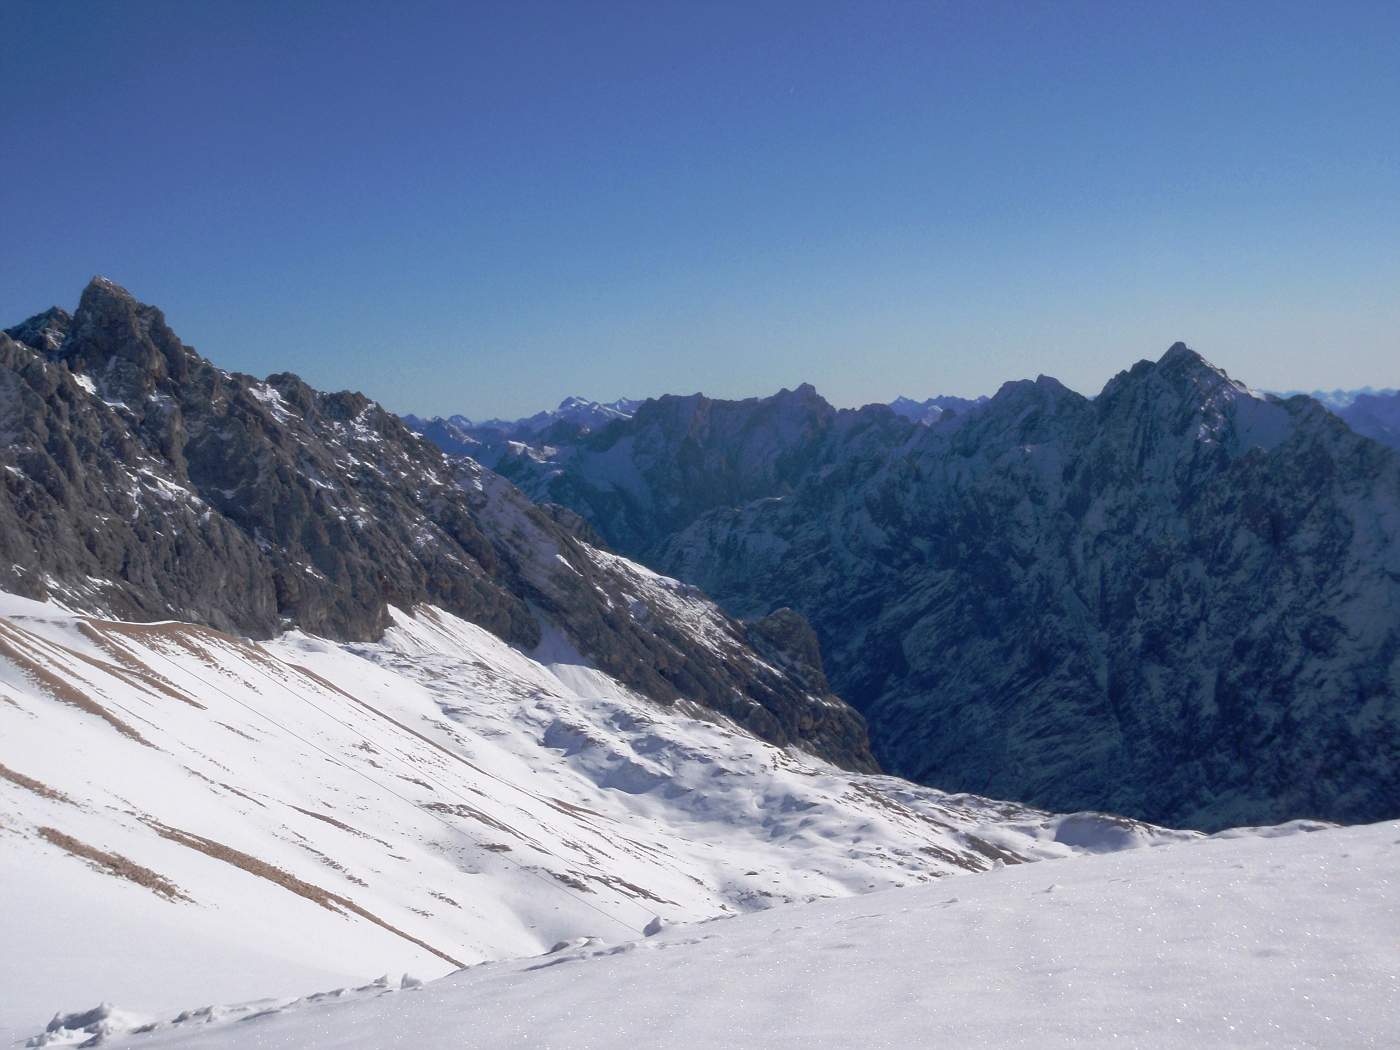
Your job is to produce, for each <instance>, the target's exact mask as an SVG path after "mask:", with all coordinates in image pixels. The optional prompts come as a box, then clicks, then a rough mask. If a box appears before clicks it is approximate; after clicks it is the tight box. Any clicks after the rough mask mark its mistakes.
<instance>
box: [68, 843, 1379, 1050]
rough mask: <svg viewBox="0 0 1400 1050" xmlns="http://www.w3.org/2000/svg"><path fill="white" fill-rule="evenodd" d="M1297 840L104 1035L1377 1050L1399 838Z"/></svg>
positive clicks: (1174, 851)
mask: <svg viewBox="0 0 1400 1050" xmlns="http://www.w3.org/2000/svg"><path fill="white" fill-rule="evenodd" d="M1315 829H1316V825H1296V824H1295V825H1292V826H1284V827H1281V828H1272V829H1252V830H1247V831H1241V832H1226V833H1224V834H1222V835H1221V836H1217V837H1216V838H1214V839H1211V840H1206V841H1196V842H1187V843H1181V844H1176V845H1169V846H1166V847H1164V848H1160V849H1150V850H1136V851H1132V852H1127V853H1119V854H1115V855H1113V856H1100V857H1089V858H1081V859H1077V860H1073V861H1067V862H1064V863H1061V864H1054V865H1048V866H1041V865H1035V866H1027V867H1020V868H1008V869H1006V870H1003V871H998V872H995V873H992V874H987V875H979V876H975V877H971V878H964V879H957V880H953V881H949V882H943V883H941V884H939V885H936V886H920V887H909V888H905V889H895V890H889V891H886V892H881V893H876V894H871V895H869V896H866V897H862V898H860V899H855V900H850V899H848V900H824V901H818V902H814V903H811V904H806V905H794V906H790V907H784V908H777V909H773V910H771V911H766V912H763V913H761V914H754V915H745V916H741V917H737V918H733V919H730V920H728V921H721V922H705V923H699V924H694V925H688V926H680V927H674V928H670V929H665V930H662V931H661V932H659V933H657V934H656V935H654V936H651V937H645V938H629V939H626V940H622V941H619V942H612V943H610V942H607V941H596V942H586V943H582V944H575V945H568V946H564V947H562V948H561V949H560V950H559V951H557V952H556V953H554V954H553V955H551V956H549V957H547V958H544V959H529V960H520V961H512V962H500V963H490V964H486V965H483V966H478V967H473V968H471V969H469V970H465V971H463V972H461V973H458V974H455V975H452V976H450V977H447V978H445V979H443V980H441V981H438V982H435V983H432V984H428V985H426V986H422V987H412V986H410V987H406V988H403V989H400V988H399V987H398V981H397V980H392V981H388V982H386V983H384V984H381V985H379V986H369V987H364V986H362V987H361V988H360V989H358V990H350V989H344V990H339V991H334V992H331V994H322V995H319V996H312V997H307V998H303V999H298V1000H292V1001H288V1000H286V999H282V1000H275V1001H271V1002H262V1003H252V1004H246V1005H244V1006H241V1007H236V1008H233V1009H228V1010H225V1011H219V1010H217V1009H216V1010H212V1011H201V1012H191V1013H190V1014H187V1015H185V1016H184V1017H183V1019H181V1020H179V1021H178V1022H177V1023H173V1024H172V1023H171V1022H172V1021H175V1020H176V1017H177V1016H179V1015H174V1014H170V1015H167V1016H164V1017H152V1018H133V1017H124V1016H121V1015H120V1014H118V1015H116V1016H112V1017H109V1018H107V1019H106V1023H107V1024H108V1025H109V1026H111V1027H112V1028H114V1029H116V1030H117V1031H121V1029H123V1028H127V1029H129V1028H130V1027H131V1026H132V1022H133V1021H135V1022H138V1023H139V1022H142V1021H144V1022H146V1023H154V1024H155V1025H156V1027H155V1028H154V1030H153V1031H152V1032H151V1033H150V1034H148V1035H144V1036H134V1037H131V1042H130V1044H129V1045H133V1046H140V1047H170V1046H184V1047H195V1048H202V1050H225V1048H227V1050H234V1048H240V1047H258V1048H260V1050H315V1048H321V1047H325V1048H329V1047H337V1048H345V1050H350V1048H364V1050H377V1048H380V1047H386V1046H411V1047H415V1048H417V1050H439V1048H447V1047H453V1048H456V1047H500V1046H511V1047H541V1048H543V1047H549V1048H552V1050H563V1048H580V1050H582V1048H611V1047H617V1048H630V1047H637V1046H664V1047H685V1048H687V1050H709V1048H711V1047H714V1048H725V1050H728V1048H730V1047H735V1046H744V1047H765V1048H798V1050H806V1048H808V1047H813V1046H816V1047H851V1048H865V1047H875V1046H879V1047H958V1048H963V1047H995V1048H999V1050H1000V1048H1009V1047H1027V1048H1034V1050H1048V1048H1059V1047H1081V1048H1082V1047H1124V1046H1127V1047H1153V1048H1172V1047H1180V1048H1192V1050H1194V1048H1197V1047H1203V1046H1211V1047H1216V1046H1219V1047H1256V1048H1277V1047H1317V1048H1324V1047H1325V1048H1328V1050H1339V1048H1350V1047H1386V1046H1393V1045H1394V1042H1395V1033H1396V1031H1397V1030H1400V987H1397V986H1400V945H1397V943H1396V937H1397V931H1398V930H1400V913H1397V902H1396V894H1395V887H1396V886H1397V885H1398V884H1400V823H1396V822H1390V823H1386V824H1377V825H1372V826H1369V827H1355V828H1338V829H1332V830H1315ZM1307 831H1314V833H1312V834H1305V833H1303V832H1307ZM79 1021H84V1022H86V1023H87V1024H88V1025H91V1026H92V1031H93V1032H94V1033H95V1032H97V1031H99V1030H100V1028H99V1027H98V1026H100V1025H101V1024H102V1023H103V1020H102V1019H100V1018H98V1017H96V1016H94V1015H89V1016H88V1017H76V1018H73V1019H72V1020H71V1021H70V1022H69V1023H70V1024H77V1022H79ZM54 1034H55V1035H58V1036H60V1038H64V1037H67V1036H68V1033H67V1032H62V1031H61V1030H60V1031H56V1032H55V1033H54ZM73 1038H91V1036H89V1035H88V1033H86V1032H82V1031H81V1028H80V1029H79V1031H78V1032H76V1033H74V1035H73ZM118 1040H119V1041H122V1042H123V1043H125V1041H124V1040H121V1039H120V1037H118Z"/></svg>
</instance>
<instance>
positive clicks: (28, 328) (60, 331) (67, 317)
mask: <svg viewBox="0 0 1400 1050" xmlns="http://www.w3.org/2000/svg"><path fill="white" fill-rule="evenodd" d="M72 326H73V315H72V314H70V313H69V312H68V311H67V310H65V309H63V307H61V306H51V307H49V308H48V309H47V310H45V311H44V312H43V313H41V314H35V315H34V316H33V317H31V318H29V320H27V321H24V322H22V323H21V324H17V325H15V326H14V327H13V328H6V329H5V334H6V335H8V336H9V337H10V338H11V339H14V340H16V341H17V342H21V343H24V344H25V345H26V346H31V347H33V348H34V349H35V350H38V351H39V352H40V353H42V354H45V355H46V356H48V357H49V358H57V357H58V353H59V351H60V350H61V349H62V347H63V341H64V340H65V339H67V338H68V330H69V329H70V328H71V327H72Z"/></svg>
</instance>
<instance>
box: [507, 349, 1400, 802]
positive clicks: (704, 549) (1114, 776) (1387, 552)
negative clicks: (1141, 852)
mask: <svg viewBox="0 0 1400 1050" xmlns="http://www.w3.org/2000/svg"><path fill="white" fill-rule="evenodd" d="M810 396H811V397H812V398H813V399H814V401H813V403H812V404H811V406H810V411H808V410H806V409H805V408H804V409H801V410H798V411H794V408H795V406H793V405H792V403H791V402H792V395H787V396H785V397H784V396H780V397H779V398H774V399H770V400H769V401H767V402H757V403H754V402H740V403H728V404H719V403H709V404H707V405H704V406H703V411H701V412H697V409H698V408H700V407H701V406H700V405H699V404H698V399H680V398H667V399H662V400H661V401H658V402H651V403H649V404H648V405H647V406H644V407H643V408H642V409H640V410H639V411H638V412H637V414H636V416H634V418H633V419H632V420H630V421H628V422H627V423H625V424H612V425H611V426H609V427H608V428H605V430H603V431H601V432H599V433H598V434H597V435H593V436H592V437H589V438H585V440H584V441H583V443H582V444H581V445H579V446H578V447H577V448H573V449H568V448H564V449H553V450H549V451H548V452H546V450H544V449H539V448H536V449H530V450H527V451H522V452H521V453H519V454H517V456H516V457H515V461H516V464H517V476H518V477H519V478H520V480H521V482H522V484H524V485H525V486H526V487H527V490H530V491H534V492H536V493H538V494H539V495H540V496H541V497H543V498H549V499H552V500H554V501H557V502H562V503H565V504H567V505H569V506H572V507H573V508H574V509H575V510H577V511H578V512H579V513H580V514H582V515H583V516H584V517H586V518H588V519H589V520H590V521H591V522H592V523H593V524H594V526H595V527H596V528H598V529H599V531H601V532H602V533H603V535H604V537H605V538H607V539H608V541H609V542H610V543H612V544H614V546H616V547H617V549H618V550H620V551H622V552H623V553H630V554H634V555H639V556H641V557H642V558H644V559H645V560H647V561H648V562H649V563H650V564H651V565H652V566H653V567H655V568H656V569H658V570H659V571H663V572H666V573H668V574H670V575H673V576H676V577H677V578H679V579H683V580H686V581H687V582H690V583H694V584H696V585H698V586H700V587H702V588H703V589H704V590H705V591H706V592H707V593H709V594H711V595H714V596H715V597H716V598H717V599H719V600H720V601H721V602H722V603H723V604H724V605H725V607H726V609H728V611H729V612H730V613H732V614H734V615H736V616H742V617H751V618H753V617H760V616H763V615H765V614H768V613H770V612H772V611H773V610H775V609H778V608H781V607H791V608H793V609H796V610H798V611H800V612H801V613H802V614H803V615H804V616H805V617H806V619H807V620H809V621H810V622H811V624H812V626H813V627H814V628H815V630H816V633H817V635H818V637H819V638H820V642H821V650H822V652H823V654H824V656H825V666H826V670H827V672H828V673H829V674H830V675H831V680H832V683H833V685H834V687H835V690H836V692H838V693H839V694H840V695H842V696H844V697H845V698H846V699H848V700H850V701H851V702H853V703H854V704H855V706H856V707H857V708H858V709H860V710H861V711H862V712H863V713H864V714H865V715H866V717H867V719H868V720H869V722H870V727H871V736H872V740H873V742H874V752H875V755H876V757H877V759H878V760H879V761H880V762H881V764H882V765H883V766H884V767H885V768H886V769H888V770H890V771H892V772H895V773H898V774H901V775H903V776H907V777H910V778H912V779H916V780H920V781H922V782H924V783H928V784H933V785H936V786H939V787H942V788H945V789H951V790H966V791H976V792H980V793H986V794H990V795H994V796H999V797H1011V798H1018V799H1023V800H1026V801H1031V802H1035V803H1036V804H1040V805H1045V806H1048V807H1050V808H1055V809H1062V810H1063V809H1081V808H1084V809H1088V808H1093V809H1105V810H1111V811H1114V812H1120V813H1125V814H1129V815H1132V816H1135V817H1141V818H1144V819H1149V820H1154V821H1159V822H1163V823H1168V824H1173V825H1177V826H1182V825H1185V826H1191V827H1200V828H1206V829H1214V828H1219V827H1223V826H1227V825H1233V824H1241V823H1268V822H1273V821H1277V820H1283V819H1288V818H1292V817H1319V818H1325V819H1331V820H1339V821H1364V820H1379V819H1383V818H1388V817H1395V816H1397V815H1400V456H1397V455H1396V454H1395V453H1394V452H1392V451H1391V450H1389V449H1387V448H1384V447H1382V446H1381V445H1379V444H1377V443H1375V442H1373V441H1370V440H1368V439H1366V438H1363V437H1360V436H1358V435H1356V434H1354V433H1353V432H1352V431H1351V430H1349V429H1348V428H1347V427H1346V425H1345V424H1344V423H1342V422H1341V421H1340V420H1338V419H1337V418H1336V417H1334V416H1332V415H1330V414H1329V413H1328V412H1326V411H1325V410H1324V409H1323V408H1322V407H1321V406H1320V405H1319V404H1317V403H1316V402H1315V401H1313V400H1311V399H1310V398H1307V397H1294V398H1290V399H1287V400H1282V399H1279V398H1274V397H1270V396H1267V395H1264V396H1260V395H1254V394H1252V393H1251V392H1249V391H1248V390H1247V389H1246V388H1244V387H1243V386H1241V385H1240V384H1237V383H1235V382H1233V381H1231V380H1230V379H1229V377H1228V376H1226V375H1225V374H1224V373H1223V372H1221V371H1219V370H1218V369H1215V368H1213V367H1211V366H1210V365H1209V364H1208V363H1206V362H1205V361H1203V360H1202V359H1201V358H1200V357H1199V356H1197V355H1196V354H1194V353H1193V352H1191V351H1190V350H1188V349H1187V348H1186V347H1184V346H1182V345H1180V344H1178V345H1177V346H1174V347H1173V348H1172V349H1171V350H1170V351H1169V352H1168V353H1167V354H1166V355H1165V356H1164V357H1163V358H1162V359H1161V360H1160V361H1158V362H1146V361H1144V362H1140V363H1139V364H1138V365H1136V366H1134V367H1133V368H1132V369H1131V370H1129V371H1127V372H1124V373H1122V374H1120V375H1119V376H1118V377H1116V378H1115V379H1114V380H1113V381H1112V382H1110V383H1109V384H1108V386H1107V387H1106V388H1105V389H1104V390H1103V391H1102V392H1101V393H1100V394H1099V396H1098V397H1096V398H1094V399H1089V398H1085V397H1083V396H1081V395H1079V394H1077V393H1075V392H1073V391H1071V390H1068V389H1066V388H1065V387H1064V386H1062V385H1061V384H1059V383H1057V382H1056V381H1055V380H1053V379H1049V378H1047V377H1041V378H1040V379H1038V380H1036V381H1034V382H1031V381H1026V382H1020V383H1010V384H1007V385H1006V386H1004V387H1003V388H1002V390H1001V391H1000V392H999V393H998V394H997V395H996V397H994V398H993V399H992V400H991V401H990V402H988V403H987V404H985V405H982V406H979V407H976V408H974V409H972V410H969V411H968V412H965V413H961V414H953V415H951V416H948V417H946V418H945V417H944V416H942V415H940V417H939V419H938V420H936V421H935V420H930V421H928V423H927V425H922V424H921V425H915V424H914V423H912V422H910V421H908V420H906V419H904V418H901V417H899V416H897V415H896V414H895V413H894V412H892V411H891V410H890V409H889V408H888V407H887V406H868V407H867V408H865V409H861V410H859V411H851V412H848V411H842V412H836V411H834V410H831V409H830V408H829V407H828V408H824V407H823V406H824V403H821V404H817V403H815V402H816V401H819V400H820V399H815V395H814V394H813V395H810ZM760 413H765V414H766V418H764V421H763V422H758V421H759V419H760ZM798 419H801V420H803V421H804V422H803V425H793V424H794V423H795V421H796V420H798ZM672 420H685V421H686V424H687V425H686V426H680V425H678V424H677V423H674V422H671V421H672ZM692 421H693V422H694V423H696V424H698V426H695V427H692V426H691V425H690V424H691V423H692ZM719 421H723V422H719ZM745 421H747V422H750V423H751V424H752V425H750V426H748V428H747V429H746V422H745ZM707 423H708V424H709V425H708V428H707V427H706V424H707ZM716 423H719V425H716ZM727 427H732V428H733V429H732V430H731V429H726V428H727ZM627 438H630V439H631V442H632V445H631V448H630V449H627V447H626V446H622V441H623V440H624V439H627ZM639 445H640V446H641V448H640V450H638V446H639ZM619 447H622V448H624V449H626V451H625V452H624V453H615V452H611V450H612V449H616V448H619ZM610 453H611V454H612V455H613V456H614V458H613V459H610V460H605V459H604V457H605V456H608V455H609V454H610ZM691 472H695V473H697V474H699V475H703V476H705V477H706V478H708V481H707V482H706V483H704V484H692V483H691V482H690V481H689V480H688V479H689V478H690V477H692V476H693V475H692V473H691ZM682 493H689V502H688V503H687V502H685V501H684V500H683V499H678V498H677V497H678V496H681V494H682ZM707 504H708V506H707ZM701 508H705V509H703V510H702V509H701ZM619 519H621V520H620V521H619ZM687 519H689V520H687Z"/></svg>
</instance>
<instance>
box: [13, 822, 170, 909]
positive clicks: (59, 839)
mask: <svg viewBox="0 0 1400 1050" xmlns="http://www.w3.org/2000/svg"><path fill="white" fill-rule="evenodd" d="M37 830H38V832H39V837H40V838H41V839H43V840H44V841H45V842H48V843H49V844H50V845H54V846H57V847H58V848H59V849H61V850H64V851H65V852H67V853H71V854H72V855H73V856H75V857H80V858H82V859H83V860H85V861H87V862H88V863H89V864H90V865H91V866H92V867H94V868H95V869H97V870H98V871H102V872H105V873H106V874H108V875H115V876H116V877H117V878H120V879H126V880H127V881H129V882H134V883H136V885H138V886H144V887H145V888H146V889H148V890H150V891H151V892H152V893H154V894H156V895H158V896H161V897H164V898H165V899H166V900H171V901H175V900H182V901H190V900H192V898H190V897H188V896H186V895H185V894H184V893H182V892H181V891H180V887H179V886H176V885H175V883H173V882H171V881H170V880H169V879H167V878H166V877H165V876H164V875H161V874H159V873H157V872H154V871H152V870H151V869H150V868H143V867H142V866H141V865H140V864H137V863H136V862H135V861H130V860H127V859H126V858H125V857H123V856H122V855H121V854H120V853H107V852H105V851H103V850H100V849H97V848H96V847H94V846H89V845H88V844H87V843H85V842H79V841H78V840H77V839H75V838H73V837H72V836H71V835H65V834H64V833H63V832H61V831H59V830H58V829H57V828H38V829H37Z"/></svg>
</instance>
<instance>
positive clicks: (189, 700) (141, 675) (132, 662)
mask: <svg viewBox="0 0 1400 1050" xmlns="http://www.w3.org/2000/svg"><path fill="white" fill-rule="evenodd" d="M106 626H107V624H106V623H105V622H102V621H92V620H79V621H78V630H79V632H81V633H82V635H83V636H84V637H85V638H87V639H88V640H89V641H91V642H92V643H93V644H94V645H96V646H98V647H99V648H100V649H101V650H102V651H103V652H105V653H107V655H109V656H110V657H111V658H112V659H113V660H115V661H117V663H118V664H120V665H121V666H120V667H111V666H107V667H104V666H103V665H102V664H100V663H98V662H97V661H96V660H94V659H93V658H92V657H90V656H84V655H83V654H82V653H79V652H74V653H73V655H74V656H76V657H78V658H79V659H80V660H85V661H87V662H88V663H90V664H92V665H93V666H94V667H98V668H100V669H101V670H103V671H106V672H107V673H108V674H114V673H115V674H116V675H117V676H118V677H121V678H123V679H124V680H125V681H127V683H128V684H131V685H136V684H137V682H139V683H140V684H143V685H147V686H150V687H151V688H152V689H158V690H160V691H161V692H162V693H164V694H165V695H166V696H168V697H170V698H171V699H173V700H180V701H182V702H184V703H186V704H189V705H190V706H191V707H196V708H198V709H199V710H201V711H207V710H208V708H206V707H205V706H204V705H203V704H201V703H200V702H199V701H198V700H196V699H194V698H193V697H191V696H186V695H185V694H184V693H183V692H181V691H180V690H179V689H177V688H176V686H175V683H174V682H172V681H170V679H168V678H166V677H164V676H163V675H159V674H157V673H156V672H155V671H152V670H151V669H150V668H149V667H147V666H146V665H145V664H143V663H142V662H141V661H140V660H138V659H137V658H136V657H135V656H133V655H131V653H130V652H129V651H128V650H127V649H126V648H125V647H124V646H122V645H121V644H119V643H118V642H117V641H116V640H115V639H113V638H111V637H109V636H108V635H107V633H106V632H105V631H104V630H103V628H104V627H106ZM132 678H135V679H137V682H132V681H131V679H132Z"/></svg>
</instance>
